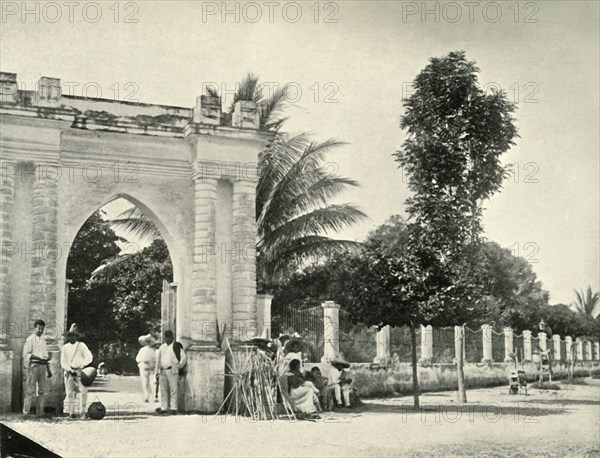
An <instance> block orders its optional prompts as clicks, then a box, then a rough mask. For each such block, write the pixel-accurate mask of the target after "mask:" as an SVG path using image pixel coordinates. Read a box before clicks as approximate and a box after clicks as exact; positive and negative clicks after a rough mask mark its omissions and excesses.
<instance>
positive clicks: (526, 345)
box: [523, 331, 533, 361]
mask: <svg viewBox="0 0 600 458" xmlns="http://www.w3.org/2000/svg"><path fill="white" fill-rule="evenodd" d="M532 360H533V351H532V348H531V331H523V361H532Z"/></svg>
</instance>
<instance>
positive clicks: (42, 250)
mask: <svg viewBox="0 0 600 458" xmlns="http://www.w3.org/2000/svg"><path fill="white" fill-rule="evenodd" d="M215 99H218V98H214V97H198V99H197V102H196V105H195V106H194V107H193V108H183V107H168V106H161V105H151V104H143V103H130V102H117V101H111V100H101V99H85V98H80V97H71V96H69V97H63V96H62V94H61V90H60V80H59V79H57V78H47V77H44V78H42V79H40V82H39V84H38V88H37V90H36V91H21V90H19V89H18V82H17V75H16V74H14V73H0V125H1V126H2V128H1V129H0V170H1V173H2V181H1V185H0V203H1V209H0V215H1V216H2V221H1V224H0V228H1V233H0V239H1V243H2V266H1V269H0V279H1V285H0V321H1V324H2V326H1V331H0V361H2V370H0V387H1V388H0V390H1V391H0V407H2V408H7V406H11V408H12V409H13V410H19V409H20V406H21V398H22V375H23V369H22V356H21V355H22V348H23V343H24V341H25V339H26V338H27V337H28V335H30V333H31V332H32V330H33V322H34V321H35V320H36V319H38V318H41V319H43V320H45V321H46V323H47V328H46V337H47V341H48V345H49V349H50V351H51V352H52V356H53V359H52V371H53V373H54V377H53V379H52V380H51V392H50V393H49V396H48V397H49V399H48V402H47V406H48V407H54V408H55V409H57V410H60V408H61V406H62V399H63V396H64V387H63V381H62V376H61V375H62V373H61V370H60V368H59V363H58V361H59V358H58V356H59V350H60V347H61V346H62V343H63V340H62V339H63V334H64V331H65V327H66V325H67V323H66V316H67V314H66V312H67V310H66V308H67V304H66V299H67V288H66V285H67V282H68V279H67V278H66V274H65V272H66V263H67V257H68V254H69V248H70V245H71V244H72V243H73V240H74V238H75V236H76V234H77V232H78V231H79V229H80V228H81V226H82V225H83V223H84V222H85V221H86V220H87V218H89V216H90V215H91V214H92V213H93V212H95V211H96V210H98V209H99V208H100V207H102V206H103V205H105V204H106V203H108V202H111V201H112V200H115V199H117V198H125V199H127V200H129V201H130V202H132V203H133V204H135V205H136V206H138V207H139V208H140V209H142V210H143V211H144V213H145V214H146V215H147V216H148V217H149V218H150V219H151V220H152V221H153V223H155V225H156V226H157V228H158V229H159V230H160V233H161V235H162V236H163V238H164V239H165V242H166V243H167V246H168V248H169V253H170V255H171V259H172V261H173V271H174V272H173V274H174V283H176V284H177V288H176V295H177V297H176V304H177V309H176V327H177V329H176V336H177V339H178V340H180V341H181V342H183V343H184V346H185V347H186V349H187V351H188V354H189V355H190V367H189V371H190V373H191V374H192V375H190V376H188V378H187V381H186V384H187V386H186V387H185V389H184V390H182V392H183V393H184V409H185V410H196V411H204V410H207V409H208V410H212V409H213V408H214V406H215V405H216V406H218V405H220V402H221V401H222V399H223V394H224V393H223V386H224V385H223V377H222V374H223V372H224V370H225V367H224V356H223V355H222V353H221V352H220V351H218V349H217V348H216V345H215V344H216V332H215V330H216V327H215V323H216V320H217V318H218V319H219V322H220V323H221V325H223V324H225V323H226V324H227V329H228V330H229V338H230V340H231V341H233V342H235V341H236V340H240V339H244V338H247V337H248V334H251V333H253V332H254V331H256V323H257V314H256V313H257V312H256V299H257V298H256V267H255V256H256V254H255V239H256V226H255V220H254V218H255V217H254V215H255V202H254V201H255V187H256V164H257V160H258V153H259V151H260V150H261V149H262V148H263V147H264V145H265V144H266V142H267V141H268V140H269V138H270V134H268V133H265V132H261V131H259V130H258V126H259V123H258V111H257V110H256V106H254V107H252V106H250V105H252V102H244V106H243V107H241V106H237V107H236V112H238V114H239V113H242V112H243V113H244V115H243V116H239V115H238V116H233V117H229V116H226V114H223V113H221V111H220V100H215ZM232 119H233V121H232ZM194 373H195V375H194ZM208 381H211V383H215V384H216V385H215V386H214V387H211V389H210V390H209V389H207V387H206V384H207V383H208Z"/></svg>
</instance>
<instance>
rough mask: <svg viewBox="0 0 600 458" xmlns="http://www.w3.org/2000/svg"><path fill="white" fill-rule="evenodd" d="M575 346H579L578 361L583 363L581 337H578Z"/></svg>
mask: <svg viewBox="0 0 600 458" xmlns="http://www.w3.org/2000/svg"><path fill="white" fill-rule="evenodd" d="M575 345H577V359H578V360H579V361H583V360H584V357H583V341H582V340H581V337H577V339H576V341H575Z"/></svg>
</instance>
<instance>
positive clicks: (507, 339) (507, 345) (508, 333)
mask: <svg viewBox="0 0 600 458" xmlns="http://www.w3.org/2000/svg"><path fill="white" fill-rule="evenodd" d="M511 353H514V345H513V330H512V328H504V362H511V361H512V360H513V359H512V357H511V356H509V355H510V354H511Z"/></svg>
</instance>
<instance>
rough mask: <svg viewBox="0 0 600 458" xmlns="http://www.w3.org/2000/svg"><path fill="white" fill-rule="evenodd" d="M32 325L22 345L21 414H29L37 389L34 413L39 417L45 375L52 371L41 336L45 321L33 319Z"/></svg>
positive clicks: (42, 407) (42, 411) (42, 410)
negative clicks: (23, 380) (23, 377)
mask: <svg viewBox="0 0 600 458" xmlns="http://www.w3.org/2000/svg"><path fill="white" fill-rule="evenodd" d="M33 327H34V331H33V334H31V335H30V336H29V337H27V340H26V341H25V345H24V346H23V370H24V371H25V374H26V377H27V381H26V391H25V401H24V403H23V415H25V416H28V415H29V413H30V411H31V402H32V401H33V398H34V397H35V396H36V389H37V402H36V414H37V416H38V417H41V416H42V415H44V404H45V398H44V392H45V387H46V376H48V377H52V373H50V368H49V366H48V361H50V355H49V354H48V348H47V346H46V339H44V336H43V334H44V328H45V327H46V323H45V322H44V320H35V323H34V324H33Z"/></svg>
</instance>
